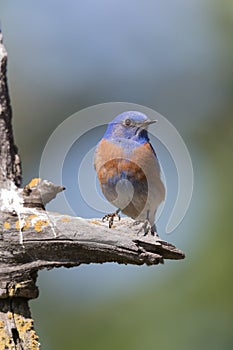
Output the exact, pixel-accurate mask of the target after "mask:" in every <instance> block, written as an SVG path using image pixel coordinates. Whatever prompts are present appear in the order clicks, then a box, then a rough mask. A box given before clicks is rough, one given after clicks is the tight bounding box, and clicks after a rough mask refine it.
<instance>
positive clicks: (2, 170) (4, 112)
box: [0, 31, 21, 186]
mask: <svg viewBox="0 0 233 350" xmlns="http://www.w3.org/2000/svg"><path fill="white" fill-rule="evenodd" d="M11 118H12V110H11V104H10V97H9V92H8V86H7V52H6V50H5V47H4V45H3V42H2V33H1V31H0V183H3V182H4V181H6V179H10V180H12V181H13V182H14V183H15V185H16V186H20V183H21V163H20V157H19V154H18V150H17V147H16V146H15V144H14V139H13V131H12V125H11Z"/></svg>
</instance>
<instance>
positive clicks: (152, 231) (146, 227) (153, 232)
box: [134, 219, 160, 238]
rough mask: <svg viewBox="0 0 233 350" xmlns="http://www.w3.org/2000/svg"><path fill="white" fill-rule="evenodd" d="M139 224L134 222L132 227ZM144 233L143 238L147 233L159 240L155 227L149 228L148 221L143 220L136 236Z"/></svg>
mask: <svg viewBox="0 0 233 350" xmlns="http://www.w3.org/2000/svg"><path fill="white" fill-rule="evenodd" d="M138 224H139V222H138V221H135V223H134V225H138ZM142 231H143V232H144V235H143V236H147V235H148V233H150V234H151V236H155V237H156V238H160V237H159V235H158V233H157V229H156V226H155V224H154V225H152V226H151V224H150V222H149V220H147V219H146V220H145V221H144V223H143V225H142V227H141V228H140V230H139V231H138V233H137V234H140V233H141V232H142Z"/></svg>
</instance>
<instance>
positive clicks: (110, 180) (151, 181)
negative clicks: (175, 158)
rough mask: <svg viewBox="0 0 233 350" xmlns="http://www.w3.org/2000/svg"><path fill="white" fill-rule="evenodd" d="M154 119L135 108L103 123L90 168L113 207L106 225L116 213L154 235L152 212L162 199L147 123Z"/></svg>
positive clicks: (156, 162) (153, 216)
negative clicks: (113, 209) (92, 168)
mask: <svg viewBox="0 0 233 350" xmlns="http://www.w3.org/2000/svg"><path fill="white" fill-rule="evenodd" d="M155 122H157V121H156V120H151V119H150V118H149V117H148V116H147V115H145V114H144V113H141V112H138V111H125V112H123V113H121V114H119V115H117V116H116V117H115V118H114V119H113V120H112V121H111V122H110V123H109V124H108V126H107V129H106V132H105V134H104V135H103V137H102V139H101V140H100V141H99V143H98V144H97V146H96V149H95V154H94V167H95V170H96V173H97V177H98V180H99V183H100V187H101V190H102V192H103V195H104V196H105V198H106V199H107V200H108V201H109V202H110V203H111V204H113V205H114V206H115V207H116V208H117V210H116V211H115V212H114V213H111V214H107V215H105V216H104V217H103V221H105V220H108V221H109V227H110V228H111V227H112V225H113V220H114V218H115V217H116V216H118V218H119V220H120V215H119V213H120V212H122V213H123V214H125V215H127V216H128V217H130V218H132V219H134V220H135V222H134V223H135V224H139V223H143V225H142V228H141V229H140V230H139V231H141V230H143V232H144V235H147V234H148V233H149V232H150V233H151V235H153V236H154V235H156V236H158V237H159V235H158V233H157V228H156V224H155V215H156V211H157V209H158V207H159V205H160V204H161V203H162V202H163V201H164V199H165V187H164V184H163V182H162V180H161V171H160V165H159V161H158V158H157V155H156V153H155V150H154V148H153V147H152V145H151V143H150V140H149V136H148V132H147V129H148V126H149V125H151V124H153V123H155Z"/></svg>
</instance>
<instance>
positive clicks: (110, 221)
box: [102, 210, 121, 228]
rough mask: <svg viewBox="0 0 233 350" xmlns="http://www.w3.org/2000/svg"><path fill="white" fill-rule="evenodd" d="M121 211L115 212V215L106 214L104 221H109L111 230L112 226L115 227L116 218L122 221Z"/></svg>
mask: <svg viewBox="0 0 233 350" xmlns="http://www.w3.org/2000/svg"><path fill="white" fill-rule="evenodd" d="M119 212H120V211H119V210H117V211H115V213H112V214H106V215H105V216H104V217H103V218H102V221H103V222H105V221H108V227H109V228H111V227H112V225H113V221H114V218H115V217H118V220H119V221H120V219H121V217H120V215H119Z"/></svg>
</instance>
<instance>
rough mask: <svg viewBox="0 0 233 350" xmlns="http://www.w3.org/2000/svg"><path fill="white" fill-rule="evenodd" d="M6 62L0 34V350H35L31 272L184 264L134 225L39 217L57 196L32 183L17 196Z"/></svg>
mask: <svg viewBox="0 0 233 350" xmlns="http://www.w3.org/2000/svg"><path fill="white" fill-rule="evenodd" d="M6 67H7V54H6V51H5V48H4V46H3V43H2V37H1V33H0V69H1V71H0V87H1V90H0V349H21V350H29V349H30V350H31V349H39V347H40V344H39V341H38V337H37V335H36V333H35V331H34V328H33V320H32V318H31V315H30V309H29V306H28V301H29V300H30V299H34V298H37V296H38V293H39V290H38V287H37V286H36V279H37V272H38V270H41V269H44V268H47V269H51V268H54V267H61V266H65V267H73V266H79V265H80V264H90V263H104V262H117V263H121V264H137V265H142V264H147V265H156V264H160V263H163V262H164V260H165V259H183V258H184V253H183V252H182V251H180V250H178V249H177V248H176V247H175V246H173V245H172V244H170V243H168V242H165V241H162V240H158V239H156V238H154V237H150V236H146V237H145V236H142V235H138V234H137V231H138V227H137V226H135V225H133V220H131V219H123V220H121V221H119V222H117V224H116V225H114V226H113V228H111V229H109V228H108V224H107V223H103V222H102V221H101V220H100V219H82V218H78V217H71V216H67V215H64V214H58V213H52V212H48V211H46V210H45V205H46V204H47V203H48V202H49V201H51V200H52V199H53V198H55V197H56V195H57V194H58V193H59V192H61V191H63V190H64V187H63V186H56V185H54V184H52V183H51V182H48V181H46V180H44V181H42V180H40V179H33V180H32V181H31V182H30V183H29V184H28V185H26V186H25V187H24V188H19V186H20V182H21V166H20V158H19V155H18V152H17V148H16V146H15V144H14V139H13V132H12V125H11V118H12V112H11V106H10V99H9V94H8V88H7V78H6Z"/></svg>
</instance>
